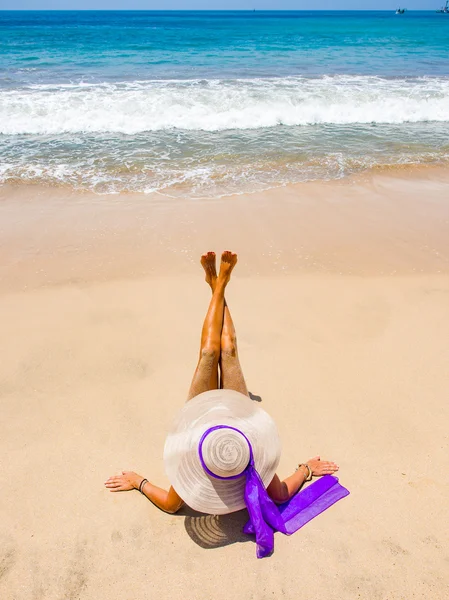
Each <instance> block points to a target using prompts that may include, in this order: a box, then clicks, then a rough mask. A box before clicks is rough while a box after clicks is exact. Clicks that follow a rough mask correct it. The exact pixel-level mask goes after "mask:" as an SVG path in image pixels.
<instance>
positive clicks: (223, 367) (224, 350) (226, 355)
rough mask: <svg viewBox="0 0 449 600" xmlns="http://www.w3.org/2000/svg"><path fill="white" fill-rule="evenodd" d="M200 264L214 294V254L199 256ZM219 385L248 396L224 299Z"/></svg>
mask: <svg viewBox="0 0 449 600" xmlns="http://www.w3.org/2000/svg"><path fill="white" fill-rule="evenodd" d="M201 264H202V265H203V268H204V271H205V272H206V282H207V283H208V284H209V285H210V288H211V290H212V294H214V291H215V287H216V283H217V271H216V269H215V254H214V253H213V252H208V253H207V254H204V255H203V256H202V257H201ZM219 364H220V373H221V377H220V387H221V388H224V389H230V390H236V391H237V392H241V393H242V394H245V396H248V395H249V394H248V388H247V387H246V382H245V378H244V376H243V371H242V367H241V365H240V360H239V355H238V351H237V337H236V334H235V328H234V322H233V320H232V317H231V313H230V311H229V307H228V305H227V302H226V300H225V301H224V313H223V328H222V330H221V340H220V361H219Z"/></svg>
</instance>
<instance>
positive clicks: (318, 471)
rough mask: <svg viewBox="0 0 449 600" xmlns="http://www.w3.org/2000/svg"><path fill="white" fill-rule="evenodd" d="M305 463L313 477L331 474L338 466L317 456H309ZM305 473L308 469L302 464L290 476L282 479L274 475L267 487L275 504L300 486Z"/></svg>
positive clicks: (294, 492)
mask: <svg viewBox="0 0 449 600" xmlns="http://www.w3.org/2000/svg"><path fill="white" fill-rule="evenodd" d="M306 464H307V465H309V467H310V468H311V470H312V475H314V476H315V477H321V476H322V475H332V473H335V472H336V471H338V466H337V465H336V464H335V463H334V462H328V461H322V460H321V459H320V457H319V456H315V457H314V458H311V459H310V460H308V461H307V463H306ZM307 475H308V469H307V468H306V467H305V466H304V465H301V466H300V467H299V468H298V469H297V470H296V471H295V472H294V473H293V474H292V475H290V477H287V479H284V480H283V481H281V480H280V479H279V477H278V476H277V475H275V476H274V477H273V480H272V481H271V483H270V485H269V486H268V487H267V492H268V495H269V496H270V498H271V499H272V500H274V502H276V504H282V503H283V502H287V500H290V498H291V497H292V496H294V495H295V494H296V492H297V491H298V490H299V489H300V488H301V487H302V485H303V483H304V481H305V480H306V477H307Z"/></svg>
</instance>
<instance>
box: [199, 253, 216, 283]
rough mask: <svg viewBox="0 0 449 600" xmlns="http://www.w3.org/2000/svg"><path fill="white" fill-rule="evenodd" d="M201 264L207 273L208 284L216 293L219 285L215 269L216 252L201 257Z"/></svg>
mask: <svg viewBox="0 0 449 600" xmlns="http://www.w3.org/2000/svg"><path fill="white" fill-rule="evenodd" d="M201 264H202V265H203V269H204V272H205V273H206V283H208V284H209V285H210V287H211V289H212V291H214V289H215V284H216V283H217V269H216V267H215V252H207V253H206V254H203V255H202V257H201Z"/></svg>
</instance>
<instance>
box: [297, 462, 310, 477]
mask: <svg viewBox="0 0 449 600" xmlns="http://www.w3.org/2000/svg"><path fill="white" fill-rule="evenodd" d="M299 467H306V469H307V477H306V478H305V480H304V481H310V480H311V479H312V469H311V468H310V467H309V465H308V464H307V463H301V464H299V465H298V467H297V469H296V470H298V469H299Z"/></svg>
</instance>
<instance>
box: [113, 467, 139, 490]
mask: <svg viewBox="0 0 449 600" xmlns="http://www.w3.org/2000/svg"><path fill="white" fill-rule="evenodd" d="M142 480H143V477H142V476H141V475H137V473H134V471H122V474H121V475H113V476H112V477H109V479H108V480H107V481H105V482H104V484H105V486H106V487H107V488H108V489H109V491H110V492H128V491H129V490H138V489H139V485H140V484H141V482H142Z"/></svg>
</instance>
